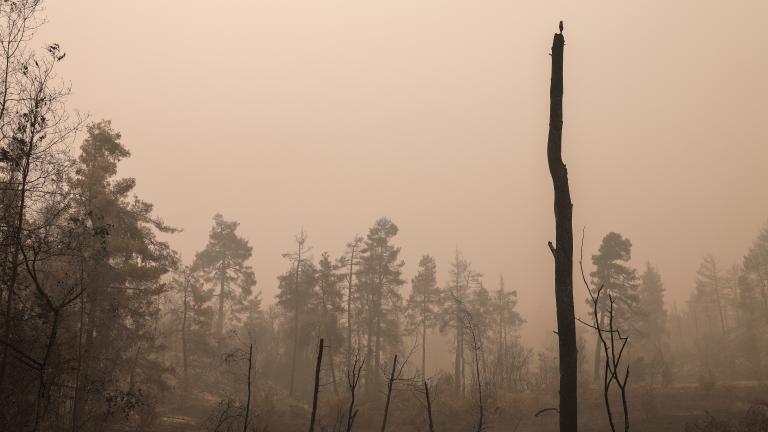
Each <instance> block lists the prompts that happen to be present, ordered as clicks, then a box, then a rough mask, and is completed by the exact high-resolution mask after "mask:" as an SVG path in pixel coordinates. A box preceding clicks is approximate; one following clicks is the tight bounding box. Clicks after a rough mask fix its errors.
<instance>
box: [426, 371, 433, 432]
mask: <svg viewBox="0 0 768 432" xmlns="http://www.w3.org/2000/svg"><path fill="white" fill-rule="evenodd" d="M424 394H425V395H426V397H427V419H428V420H429V432H435V426H434V424H433V423H432V400H431V399H430V398H429V385H428V384H427V382H426V381H424Z"/></svg>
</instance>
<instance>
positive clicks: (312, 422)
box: [309, 338, 323, 432]
mask: <svg viewBox="0 0 768 432" xmlns="http://www.w3.org/2000/svg"><path fill="white" fill-rule="evenodd" d="M322 364H323V338H320V343H319V345H318V346H317V364H316V365H315V388H314V390H313V392H312V416H311V417H310V420H309V432H313V431H314V430H315V419H316V418H317V394H318V392H319V390H320V368H321V366H322Z"/></svg>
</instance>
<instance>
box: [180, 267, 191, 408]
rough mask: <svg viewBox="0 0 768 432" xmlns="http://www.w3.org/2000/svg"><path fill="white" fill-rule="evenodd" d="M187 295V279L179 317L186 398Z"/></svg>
mask: <svg viewBox="0 0 768 432" xmlns="http://www.w3.org/2000/svg"><path fill="white" fill-rule="evenodd" d="M188 295H189V280H185V281H184V309H183V315H182V319H181V357H182V358H181V362H182V367H183V369H184V376H183V380H184V382H183V384H182V388H183V394H184V396H183V397H184V399H185V400H186V396H187V391H188V390H189V359H188V353H187V298H188Z"/></svg>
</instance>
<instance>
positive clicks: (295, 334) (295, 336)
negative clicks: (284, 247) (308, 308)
mask: <svg viewBox="0 0 768 432" xmlns="http://www.w3.org/2000/svg"><path fill="white" fill-rule="evenodd" d="M300 277H301V246H300V247H299V252H298V257H297V259H296V280H295V282H294V284H293V289H294V291H295V293H294V297H296V296H297V295H298V292H299V278H300ZM295 301H296V309H295V310H294V311H293V353H292V354H291V383H290V386H289V391H288V395H289V396H291V397H293V395H294V393H293V392H294V384H295V382H296V356H297V355H298V353H299V303H298V300H295Z"/></svg>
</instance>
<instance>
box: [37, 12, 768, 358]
mask: <svg viewBox="0 0 768 432" xmlns="http://www.w3.org/2000/svg"><path fill="white" fill-rule="evenodd" d="M46 13H47V16H48V20H49V23H48V24H46V26H44V28H43V29H42V30H41V31H40V33H39V39H40V45H41V46H42V44H43V43H46V42H59V43H60V44H61V45H62V47H63V49H64V51H66V53H67V58H66V61H64V62H63V64H62V67H61V70H60V72H61V75H62V76H63V77H64V78H65V79H66V80H67V81H68V82H71V83H72V88H73V95H72V97H71V100H70V106H71V107H72V108H77V109H79V110H81V111H83V112H87V113H90V115H91V118H92V119H94V120H97V119H100V118H108V119H112V120H113V125H114V127H116V128H117V129H118V130H120V131H121V132H122V133H123V142H124V143H125V144H126V145H127V146H128V147H129V148H130V150H131V152H132V153H133V156H132V157H131V158H130V159H129V160H127V161H126V162H124V163H123V165H122V168H121V175H124V176H133V177H136V178H137V180H138V188H137V192H138V194H139V195H140V196H141V197H142V198H144V199H146V200H148V201H150V202H152V203H154V204H155V206H156V210H157V214H159V215H160V216H162V217H163V218H164V219H165V220H166V221H167V222H168V223H170V224H172V225H175V226H179V227H182V228H183V229H184V232H182V233H179V234H176V235H174V236H172V238H171V239H170V241H171V244H172V245H173V246H174V247H175V248H176V249H178V250H179V251H180V252H181V253H182V255H183V258H184V259H185V261H187V262H189V261H190V260H191V259H192V257H193V255H194V253H195V251H197V250H200V249H201V248H202V247H203V246H204V245H205V243H206V239H207V235H208V230H209V227H210V225H211V223H212V220H211V219H212V216H213V215H214V214H215V213H217V212H221V213H222V214H224V216H225V217H226V218H228V219H235V220H237V221H239V222H240V223H241V228H240V230H241V233H242V234H243V235H244V236H245V237H247V238H248V239H249V240H250V242H251V245H252V246H253V252H254V255H253V259H252V261H251V262H252V265H253V267H254V269H255V271H256V274H257V278H258V280H259V283H258V287H259V288H260V289H261V290H262V292H263V296H264V298H265V302H266V303H271V302H272V301H273V296H274V294H275V291H276V285H277V281H276V276H277V275H278V273H280V272H282V271H283V270H284V269H285V268H286V266H287V263H286V262H285V260H283V259H282V258H281V256H280V254H281V253H282V252H285V251H287V250H289V249H291V248H292V246H293V236H294V234H295V233H296V232H297V231H298V230H299V229H300V228H301V227H304V228H305V229H306V230H307V231H308V233H309V236H310V237H309V243H310V244H311V245H312V246H314V253H315V256H318V255H319V253H320V252H321V251H323V250H328V251H329V252H331V253H332V254H334V255H337V254H339V253H341V251H342V250H343V248H344V244H345V243H346V242H347V241H348V240H349V239H350V238H352V236H353V235H354V234H356V233H360V234H365V233H366V231H367V229H368V227H369V226H371V224H372V223H373V222H374V220H375V219H376V218H378V217H380V216H388V217H390V218H391V219H392V220H393V221H394V222H395V223H396V224H397V225H398V226H399V227H400V234H399V235H398V236H397V238H396V243H397V244H398V245H400V246H402V256H403V258H404V259H405V262H406V267H405V276H406V277H407V279H408V280H410V278H411V277H412V276H413V273H414V270H415V268H416V264H417V262H418V259H419V257H420V256H421V254H424V253H430V254H432V255H433V256H435V257H436V259H437V262H438V270H439V276H440V282H441V283H442V282H443V281H445V279H446V276H447V270H448V263H449V260H450V258H451V256H452V254H453V251H454V249H455V247H456V246H458V247H459V248H460V249H461V250H462V251H463V253H464V254H465V256H466V257H467V258H468V259H469V260H470V261H472V263H473V265H474V267H475V268H476V269H477V270H478V271H480V272H482V273H484V274H485V279H484V280H485V284H486V286H487V287H489V288H495V287H496V285H497V281H498V277H499V274H500V273H503V274H504V276H505V279H506V281H507V286H508V287H509V288H512V289H516V290H517V292H518V294H519V299H520V311H521V312H522V314H523V315H524V317H525V318H526V319H527V321H528V323H527V325H526V326H525V330H524V332H523V335H524V339H525V341H526V342H528V343H530V344H536V345H541V344H542V343H543V342H545V341H548V340H549V339H553V338H554V336H553V335H552V333H551V330H553V329H554V328H555V326H554V288H553V262H552V257H551V256H550V253H549V250H548V248H547V241H548V240H550V239H553V238H554V218H553V213H552V186H551V180H550V177H549V172H548V170H547V163H546V137H547V122H548V103H549V101H548V91H549V68H550V57H549V56H548V54H549V50H550V46H551V43H552V34H553V33H554V32H555V31H556V28H557V23H558V21H559V20H561V19H562V20H564V21H565V29H566V30H565V35H566V53H565V113H564V115H565V129H564V141H563V142H564V152H565V154H564V157H565V160H566V163H567V165H568V168H569V174H570V180H571V185H572V195H573V201H574V228H575V231H577V232H578V231H580V230H581V227H583V226H586V227H587V236H586V241H585V261H586V262H588V263H589V261H590V257H591V255H592V254H593V253H594V252H595V251H596V249H597V247H598V245H599V241H600V240H601V238H602V237H603V235H605V234H606V233H607V232H609V231H618V232H620V233H622V234H624V235H625V236H627V237H629V238H630V239H631V240H632V243H633V245H634V246H633V261H632V262H633V265H634V266H635V267H637V268H638V269H642V268H643V267H644V265H645V262H646V261H650V262H652V263H653V264H655V265H657V266H658V267H659V269H660V271H661V274H662V277H663V279H664V283H665V286H666V288H667V299H668V302H669V303H668V305H669V307H671V305H672V304H673V303H677V305H678V307H683V306H684V303H685V300H686V299H687V297H688V295H689V293H690V291H691V290H692V289H693V282H694V277H695V271H696V269H697V268H698V265H699V262H700V260H701V258H702V256H703V255H704V254H706V253H712V254H714V256H715V257H716V258H718V259H719V261H720V263H721V264H722V265H723V266H724V267H726V266H730V265H731V264H734V263H736V262H738V261H739V260H740V259H741V257H742V256H743V254H744V253H745V252H746V250H747V248H748V247H749V246H750V244H751V242H752V239H753V238H754V237H755V236H756V235H757V233H758V231H759V229H760V227H761V226H762V225H763V223H764V222H765V221H766V219H768V199H766V197H767V196H768V194H766V186H768V170H766V162H767V161H768V150H767V148H768V146H767V144H768V128H766V114H768V110H767V109H766V107H765V100H766V97H768V84H766V82H767V80H768V78H767V77H768V49H766V47H765V41H764V40H763V39H764V38H765V36H764V34H765V31H766V29H765V28H764V22H763V21H764V20H765V19H766V18H767V17H768V2H765V1H764V0H752V1H748V0H736V1H727V2H726V1H709V0H685V1H683V0H673V1H670V0H644V1H632V2H630V1H597V0H588V1H527V2H523V1H513V0H504V1H500V0H486V1H468V0H461V1H458V0H439V1H438V0H407V1H405V0H388V1H370V0H354V1H339V0H324V1H318V0H306V1H305V0H272V1H260V0H254V1H244V0H243V1H235V0H221V1H215V2H212V1H206V2H203V1H191V0H183V1H182V0H161V1H158V0H153V1H149V0H133V1H111V0H109V1H106V0H67V1H58V2H50V3H48V6H47V12H46ZM576 242H577V246H578V236H577V240H576ZM577 250H578V249H577ZM590 267H591V266H590ZM587 270H588V271H589V270H590V269H587ZM577 280H578V279H577ZM408 289H409V287H408V286H406V287H404V289H403V292H404V293H406V292H407V290H408ZM575 293H576V294H575V296H576V304H577V307H578V308H580V309H581V310H582V312H583V310H584V308H585V306H584V301H583V299H584V298H585V297H586V292H585V290H584V288H583V286H582V285H581V284H578V283H577V284H576V287H575Z"/></svg>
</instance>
